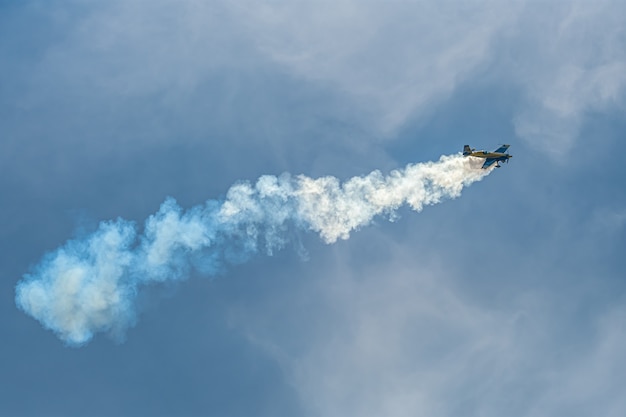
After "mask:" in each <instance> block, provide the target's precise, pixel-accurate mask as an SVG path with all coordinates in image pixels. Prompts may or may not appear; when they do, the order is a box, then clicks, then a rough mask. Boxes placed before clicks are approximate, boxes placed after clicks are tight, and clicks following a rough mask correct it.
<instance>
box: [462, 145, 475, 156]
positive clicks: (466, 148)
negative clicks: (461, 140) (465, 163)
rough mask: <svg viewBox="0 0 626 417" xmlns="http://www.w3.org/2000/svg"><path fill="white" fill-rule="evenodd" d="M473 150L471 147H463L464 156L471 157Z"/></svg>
mask: <svg viewBox="0 0 626 417" xmlns="http://www.w3.org/2000/svg"><path fill="white" fill-rule="evenodd" d="M472 150H473V149H472V148H470V147H469V145H465V146H464V147H463V155H465V156H467V155H470V154H471V153H472Z"/></svg>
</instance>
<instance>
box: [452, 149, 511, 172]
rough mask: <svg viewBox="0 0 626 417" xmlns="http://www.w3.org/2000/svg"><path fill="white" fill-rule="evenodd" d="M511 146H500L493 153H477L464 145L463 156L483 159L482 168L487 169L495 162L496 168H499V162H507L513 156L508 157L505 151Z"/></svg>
mask: <svg viewBox="0 0 626 417" xmlns="http://www.w3.org/2000/svg"><path fill="white" fill-rule="evenodd" d="M509 146H511V145H502V146H500V147H499V148H498V149H496V150H495V151H493V152H487V151H477V150H476V149H473V148H470V147H469V145H465V146H464V147H463V155H464V156H474V157H476V158H483V159H485V163H484V164H483V166H482V168H483V169H485V168H489V167H490V166H491V165H493V163H494V162H495V164H496V168H500V164H499V162H500V161H504V162H507V163H508V162H509V158H512V157H513V155H509V154H508V153H506V150H507V149H509Z"/></svg>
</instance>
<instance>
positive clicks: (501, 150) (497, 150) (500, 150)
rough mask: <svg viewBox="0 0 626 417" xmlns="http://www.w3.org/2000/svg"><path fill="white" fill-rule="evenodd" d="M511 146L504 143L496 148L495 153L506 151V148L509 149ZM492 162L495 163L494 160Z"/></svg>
mask: <svg viewBox="0 0 626 417" xmlns="http://www.w3.org/2000/svg"><path fill="white" fill-rule="evenodd" d="M509 146H511V145H502V146H500V147H499V148H498V149H496V150H495V151H494V153H503V152H506V150H507V149H509ZM492 163H493V162H492Z"/></svg>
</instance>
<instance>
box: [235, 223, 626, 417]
mask: <svg viewBox="0 0 626 417" xmlns="http://www.w3.org/2000/svg"><path fill="white" fill-rule="evenodd" d="M372 238H373V240H374V241H372V240H370V239H372ZM362 245H363V246H362ZM365 247H368V248H369V250H370V251H371V253H372V254H373V253H376V255H375V256H369V257H368V261H367V262H364V260H363V257H364V255H363V250H365V249H364V248H365ZM334 251H335V253H336V256H335V257H334V258H333V260H332V262H331V263H330V264H329V265H324V266H323V267H322V268H321V269H320V270H318V271H316V273H315V275H316V277H317V278H316V279H312V280H311V281H308V283H307V284H303V285H304V287H305V288H304V289H302V290H301V291H300V292H299V293H295V294H294V293H290V294H289V295H288V296H287V295H285V294H282V295H277V296H275V297H272V298H271V299H270V300H269V301H266V302H267V303H271V304H272V308H268V309H265V308H260V309H259V308H257V307H256V306H253V307H248V308H249V311H246V310H245V309H244V310H241V309H240V310H239V312H238V314H239V315H238V316H236V320H235V322H236V325H237V326H238V327H239V328H241V329H242V331H243V332H244V333H245V334H247V335H248V337H249V340H250V341H251V342H252V343H254V344H256V345H257V346H259V347H261V348H263V349H264V350H266V351H267V352H268V353H269V354H271V355H272V356H273V357H274V358H275V359H276V360H277V362H278V363H280V364H281V367H282V369H283V372H284V373H285V375H286V377H287V379H288V380H290V381H291V383H292V384H293V386H294V387H295V389H296V390H297V392H298V395H299V397H300V398H301V400H302V404H303V407H304V408H305V410H307V411H308V413H309V414H311V415H325V416H344V415H360V416H380V415H391V416H415V415H429V416H457V415H470V416H471V415H480V416H485V417H488V416H494V417H495V416H501V415H503V414H506V415H511V416H526V415H531V416H535V415H536V416H541V415H589V413H594V412H598V413H599V414H601V415H615V416H617V415H620V413H623V412H624V411H625V410H626V409H625V408H624V407H625V405H626V404H624V402H623V400H622V399H621V397H620V395H619V388H617V387H620V386H622V385H623V379H624V378H623V375H624V374H623V372H621V370H622V368H623V361H622V360H621V354H620V352H621V351H623V349H624V347H626V338H625V337H624V332H623V330H622V328H623V326H622V325H621V324H620V323H621V321H623V318H624V317H623V314H624V313H623V309H622V308H621V307H619V306H618V307H612V308H611V307H609V308H607V309H604V308H600V309H599V310H598V311H595V312H594V314H593V319H592V323H591V324H588V323H585V320H584V319H583V317H581V316H580V315H578V314H577V313H573V312H575V311H576V309H577V308H578V305H579V304H578V303H581V302H583V303H584V300H581V298H580V297H579V296H577V295H572V298H573V299H574V300H575V301H572V302H571V304H570V302H568V301H563V300H561V301H559V300H557V299H555V298H554V295H553V294H550V293H543V292H542V289H531V288H527V289H525V290H523V291H521V292H520V291H519V290H517V291H513V293H515V294H514V295H513V296H512V297H509V296H506V295H504V294H505V293H506V291H507V289H506V288H505V287H506V286H505V285H504V284H503V285H501V286H500V288H499V290H498V291H497V293H498V294H500V295H499V297H503V298H502V299H501V300H499V302H485V300H478V299H476V298H475V297H474V296H472V295H470V292H468V291H466V290H465V289H463V288H462V286H463V285H467V284H468V283H467V282H464V283H462V284H461V285H459V281H458V280H457V278H455V276H454V273H453V272H452V271H451V270H450V268H448V267H447V266H446V263H445V262H442V261H441V260H438V259H436V258H433V257H429V256H428V255H426V254H420V253H419V252H418V253H416V252H415V248H409V247H407V245H401V244H398V243H396V242H394V241H393V239H392V238H390V237H389V236H384V235H383V234H382V233H377V232H376V231H373V233H372V234H370V236H368V237H367V238H366V239H363V240H359V239H358V238H357V239H355V240H353V241H352V242H351V246H350V247H343V248H341V247H339V248H334ZM526 256H532V255H530V254H526ZM446 262H447V261H446ZM538 267H539V266H538ZM541 268H543V269H550V268H552V267H551V266H548V265H542V266H541ZM477 273H478V272H477ZM544 273H546V274H547V275H546V276H548V275H549V274H548V273H547V272H545V271H544ZM509 274H510V275H515V271H510V272H509ZM514 279H523V273H522V274H520V276H519V277H518V278H514ZM574 292H575V291H574ZM568 294H570V295H571V294H572V293H569V292H568ZM568 298H569V297H568ZM310 299H314V300H315V301H314V302H311V301H309V300H310ZM492 301H493V300H492ZM557 303H558V305H556V304H557ZM574 304H576V306H577V307H574ZM296 306H297V307H296ZM572 307H573V309H571V308H572ZM286 309H287V310H288V311H290V317H289V318H288V319H286V318H283V317H281V315H280V312H284V311H285V310H286ZM563 309H565V310H567V311H568V313H566V314H563Z"/></svg>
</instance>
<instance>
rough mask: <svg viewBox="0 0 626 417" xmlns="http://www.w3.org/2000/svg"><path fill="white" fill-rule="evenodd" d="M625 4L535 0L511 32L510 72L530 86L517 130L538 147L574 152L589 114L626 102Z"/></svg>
mask: <svg viewBox="0 0 626 417" xmlns="http://www.w3.org/2000/svg"><path fill="white" fill-rule="evenodd" d="M620 11H622V12H623V11H624V3H622V2H614V1H601V2H594V3H589V2H585V1H574V2H558V3H552V4H549V5H548V4H544V5H540V4H537V3H529V4H528V5H527V7H526V8H525V10H524V13H523V14H522V15H521V17H520V19H519V25H518V26H516V28H515V29H514V30H515V32H516V33H515V35H514V36H513V37H512V38H511V39H510V41H511V43H512V45H513V46H515V48H513V50H515V51H516V52H515V56H514V57H511V66H510V68H509V69H510V71H511V73H512V74H514V76H515V78H516V79H517V80H518V82H519V83H520V85H521V86H522V87H523V92H524V96H525V98H524V102H523V103H522V104H521V106H520V108H519V110H518V112H517V114H516V115H515V117H514V125H515V129H516V132H517V134H518V135H519V136H520V137H522V138H523V139H525V140H526V141H527V142H528V143H529V144H530V145H532V146H533V147H535V148H544V147H545V145H547V144H549V145H553V146H554V147H555V148H552V150H551V151H550V152H553V153H554V154H555V155H559V154H561V155H562V154H566V153H567V151H568V150H569V149H570V148H571V147H572V146H573V145H574V144H575V142H576V140H577V139H578V134H579V132H580V129H581V127H582V125H583V124H584V122H585V118H586V117H588V116H589V114H590V113H592V112H605V111H607V110H609V111H610V110H611V109H614V108H619V106H623V104H624V101H623V100H624V87H625V86H626V52H625V51H626V48H625V46H626V38H625V36H624V28H623V22H622V19H621V18H620V17H619V16H621V15H623V13H620Z"/></svg>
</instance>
